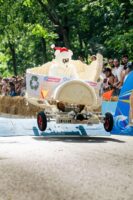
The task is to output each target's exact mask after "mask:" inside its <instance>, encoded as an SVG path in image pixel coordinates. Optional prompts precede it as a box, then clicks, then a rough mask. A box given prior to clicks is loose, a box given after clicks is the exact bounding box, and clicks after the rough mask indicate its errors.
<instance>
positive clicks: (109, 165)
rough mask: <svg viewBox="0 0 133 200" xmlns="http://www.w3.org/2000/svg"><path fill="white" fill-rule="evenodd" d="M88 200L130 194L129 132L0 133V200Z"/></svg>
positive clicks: (132, 145)
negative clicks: (82, 135) (96, 134)
mask: <svg viewBox="0 0 133 200" xmlns="http://www.w3.org/2000/svg"><path fill="white" fill-rule="evenodd" d="M88 199H90V200H99V199H100V200H132V199H133V137H125V136H111V137H101V138H100V137H99V138H98V137H93V138H88V139H87V138H85V139H84V138H82V139H81V138H45V137H30V136H25V137H22V136H19V137H1V138H0V200H88Z"/></svg>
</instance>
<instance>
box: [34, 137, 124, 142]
mask: <svg viewBox="0 0 133 200" xmlns="http://www.w3.org/2000/svg"><path fill="white" fill-rule="evenodd" d="M33 139H34V140H37V141H49V142H68V143H107V142H116V143H125V141H123V140H118V139H115V138H108V137H78V136H77V137H66V136H64V137H63V136H61V137H59V136H58V137H51V136H49V137H48V136H38V137H33Z"/></svg>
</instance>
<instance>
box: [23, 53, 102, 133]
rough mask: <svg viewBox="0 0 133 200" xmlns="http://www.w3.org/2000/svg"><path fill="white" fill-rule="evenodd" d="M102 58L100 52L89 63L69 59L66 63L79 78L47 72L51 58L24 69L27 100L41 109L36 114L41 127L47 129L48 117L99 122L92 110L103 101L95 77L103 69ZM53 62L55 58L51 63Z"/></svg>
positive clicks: (72, 122) (42, 129)
mask: <svg viewBox="0 0 133 200" xmlns="http://www.w3.org/2000/svg"><path fill="white" fill-rule="evenodd" d="M102 59H103V57H102V55H98V56H97V60H96V61H93V62H92V63H91V65H86V64H84V63H82V62H81V61H74V60H71V62H70V64H69V65H70V66H75V69H76V71H77V74H78V78H72V77H68V76H65V74H64V76H62V77H57V76H51V75H49V71H50V70H49V69H50V66H51V62H49V63H46V64H44V66H41V67H38V68H32V69H28V70H27V72H26V85H27V100H28V102H29V103H31V104H33V105H36V106H38V107H40V108H42V109H43V110H44V111H42V112H39V113H38V115H37V124H38V127H39V129H40V130H41V131H45V130H46V128H47V123H48V122H49V121H50V120H55V121H56V123H71V124H77V123H78V124H95V123H96V124H97V123H99V122H100V117H101V115H99V113H97V112H94V110H96V109H97V108H98V107H100V105H101V101H102V100H101V95H100V89H101V82H100V81H99V82H98V81H97V80H98V78H99V77H100V73H101V71H102ZM64 60H65V62H66V59H63V61H64ZM55 62H56V60H55V61H53V64H54V63H55ZM57 65H58V63H57ZM55 67H56V66H55ZM52 69H53V70H54V69H55V68H54V67H53V68H52ZM57 69H59V68H58V67H57ZM68 69H69V66H68V67H67V66H66V68H65V70H68Z"/></svg>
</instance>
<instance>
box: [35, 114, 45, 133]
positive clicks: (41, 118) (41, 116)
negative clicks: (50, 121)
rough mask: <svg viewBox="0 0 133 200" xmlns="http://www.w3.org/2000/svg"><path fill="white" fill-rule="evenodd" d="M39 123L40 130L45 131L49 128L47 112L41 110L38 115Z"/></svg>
mask: <svg viewBox="0 0 133 200" xmlns="http://www.w3.org/2000/svg"><path fill="white" fill-rule="evenodd" d="M37 124H38V128H39V130H40V131H45V130H46V128H47V117H46V115H45V113H44V112H43V111H42V112H39V113H38V115H37Z"/></svg>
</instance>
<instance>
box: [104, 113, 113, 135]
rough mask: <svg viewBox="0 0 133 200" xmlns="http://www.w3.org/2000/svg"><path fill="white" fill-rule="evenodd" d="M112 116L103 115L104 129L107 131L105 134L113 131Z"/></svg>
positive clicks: (109, 114) (108, 114)
mask: <svg viewBox="0 0 133 200" xmlns="http://www.w3.org/2000/svg"><path fill="white" fill-rule="evenodd" d="M113 124H114V123H113V115H112V114H111V113H106V114H105V118H104V124H103V125H104V129H105V130H106V131H107V132H110V131H112V129H113Z"/></svg>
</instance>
